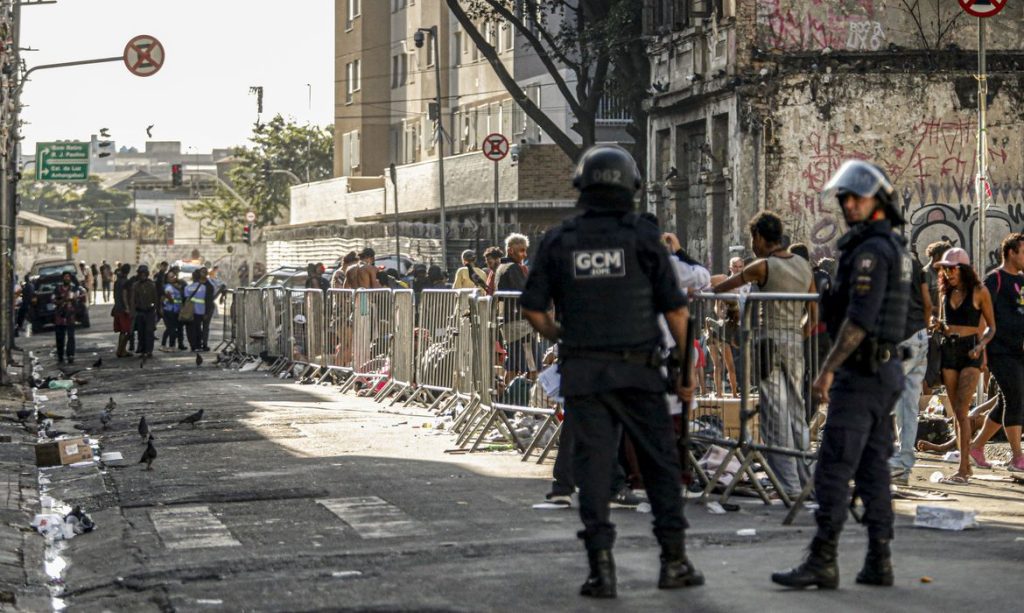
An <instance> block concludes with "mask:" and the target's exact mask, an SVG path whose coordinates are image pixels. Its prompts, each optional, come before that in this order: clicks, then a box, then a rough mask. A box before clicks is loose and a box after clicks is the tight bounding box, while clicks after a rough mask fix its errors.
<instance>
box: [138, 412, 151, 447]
mask: <svg viewBox="0 0 1024 613" xmlns="http://www.w3.org/2000/svg"><path fill="white" fill-rule="evenodd" d="M139 436H141V437H142V440H143V441H146V440H149V424H147V423H146V416H145V415H143V416H142V417H140V418H139Z"/></svg>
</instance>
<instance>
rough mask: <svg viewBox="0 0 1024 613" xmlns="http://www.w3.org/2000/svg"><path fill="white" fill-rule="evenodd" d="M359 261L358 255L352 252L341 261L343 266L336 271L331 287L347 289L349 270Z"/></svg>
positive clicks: (332, 277)
mask: <svg viewBox="0 0 1024 613" xmlns="http://www.w3.org/2000/svg"><path fill="white" fill-rule="evenodd" d="M358 261H359V256H357V255H356V252H355V251H350V252H348V253H346V254H345V257H344V258H342V259H341V266H339V267H338V270H335V271H334V274H332V275H331V287H332V288H334V289H341V288H343V287H345V279H346V276H345V275H346V274H347V273H348V270H349V269H350V268H352V267H354V266H355V265H356V263H357V262H358Z"/></svg>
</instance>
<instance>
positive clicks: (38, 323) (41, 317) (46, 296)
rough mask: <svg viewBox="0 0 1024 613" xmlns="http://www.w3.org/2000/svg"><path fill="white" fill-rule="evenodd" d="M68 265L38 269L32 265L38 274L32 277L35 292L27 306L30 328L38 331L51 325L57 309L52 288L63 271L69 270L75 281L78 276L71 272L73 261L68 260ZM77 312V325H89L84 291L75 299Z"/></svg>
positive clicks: (59, 279) (55, 265)
mask: <svg viewBox="0 0 1024 613" xmlns="http://www.w3.org/2000/svg"><path fill="white" fill-rule="evenodd" d="M67 264H69V265H70V267H69V266H67V265H59V264H53V265H45V266H40V267H39V268H38V269H37V268H36V266H35V265H33V267H32V269H33V270H37V271H38V272H39V273H40V274H38V275H37V276H36V277H35V278H33V279H32V282H33V285H35V288H36V292H35V295H34V296H33V298H32V304H31V306H30V307H29V311H30V313H31V318H32V330H33V331H40V330H42V329H43V328H45V327H46V326H52V325H53V315H54V312H55V311H56V310H57V304H56V303H55V302H54V300H53V295H54V290H56V289H57V286H58V285H59V284H60V282H61V278H62V277H63V276H64V273H65V272H71V273H72V276H73V277H74V279H75V283H77V282H78V276H77V274H75V273H74V272H73V269H74V266H75V264H74V262H68V263H67ZM76 306H77V312H78V326H80V327H82V328H88V327H89V308H88V306H87V305H86V303H85V292H84V288H83V291H82V292H80V293H79V296H78V299H77V300H76Z"/></svg>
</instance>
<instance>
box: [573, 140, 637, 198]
mask: <svg viewBox="0 0 1024 613" xmlns="http://www.w3.org/2000/svg"><path fill="white" fill-rule="evenodd" d="M640 183H641V178H640V170H639V169H638V168H637V166H636V160H634V159H633V156H632V155H630V154H629V152H628V151H626V150H625V149H623V148H622V147H619V146H618V145H595V146H593V147H591V148H590V149H587V151H586V152H585V153H584V154H583V156H582V157H581V158H580V161H579V163H578V164H577V165H576V172H575V174H574V175H573V177H572V186H573V187H575V188H576V189H578V190H580V191H584V190H586V189H587V188H590V187H597V186H602V187H618V188H621V189H624V190H627V191H628V192H629V193H630V194H633V193H635V192H636V191H637V190H638V189H640Z"/></svg>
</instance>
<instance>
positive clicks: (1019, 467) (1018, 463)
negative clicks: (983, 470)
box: [1006, 455, 1024, 473]
mask: <svg viewBox="0 0 1024 613" xmlns="http://www.w3.org/2000/svg"><path fill="white" fill-rule="evenodd" d="M1006 468H1007V470H1009V471H1010V472H1011V473H1024V455H1022V456H1020V457H1019V458H1017V459H1016V460H1013V461H1011V462H1010V463H1009V464H1007V465H1006Z"/></svg>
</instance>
